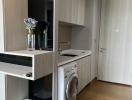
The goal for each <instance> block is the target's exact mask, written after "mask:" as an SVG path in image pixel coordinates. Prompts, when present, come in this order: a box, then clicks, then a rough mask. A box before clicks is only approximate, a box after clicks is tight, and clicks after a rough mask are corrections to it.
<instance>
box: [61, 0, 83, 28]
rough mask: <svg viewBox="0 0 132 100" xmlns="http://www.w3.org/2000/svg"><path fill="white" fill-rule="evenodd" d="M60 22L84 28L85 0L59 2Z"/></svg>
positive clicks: (62, 0)
mask: <svg viewBox="0 0 132 100" xmlns="http://www.w3.org/2000/svg"><path fill="white" fill-rule="evenodd" d="M59 11H60V16H59V20H60V21H61V22H66V23H70V24H75V25H81V26H84V19H85V0H59Z"/></svg>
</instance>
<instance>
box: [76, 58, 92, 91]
mask: <svg viewBox="0 0 132 100" xmlns="http://www.w3.org/2000/svg"><path fill="white" fill-rule="evenodd" d="M77 63H78V80H79V85H78V93H79V92H80V91H81V90H82V89H83V88H84V87H85V86H86V85H87V84H88V83H89V82H90V74H91V73H90V72H91V71H90V69H91V57H90V56H88V57H85V58H82V59H80V60H78V62H77Z"/></svg>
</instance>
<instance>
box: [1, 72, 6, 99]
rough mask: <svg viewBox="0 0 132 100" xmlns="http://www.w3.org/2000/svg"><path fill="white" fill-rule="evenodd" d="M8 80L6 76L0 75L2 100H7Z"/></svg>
mask: <svg viewBox="0 0 132 100" xmlns="http://www.w3.org/2000/svg"><path fill="white" fill-rule="evenodd" d="M5 90H6V80H5V75H4V74H0V100H6V94H5V93H6V91H5Z"/></svg>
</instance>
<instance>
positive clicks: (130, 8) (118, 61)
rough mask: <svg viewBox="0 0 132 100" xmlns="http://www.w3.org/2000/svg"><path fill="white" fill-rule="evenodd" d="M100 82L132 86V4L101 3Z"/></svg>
mask: <svg viewBox="0 0 132 100" xmlns="http://www.w3.org/2000/svg"><path fill="white" fill-rule="evenodd" d="M101 11H102V13H101V31H100V48H99V67H98V79H99V80H103V81H108V82H115V83H122V84H128V85H131V84H132V0H102V10H101Z"/></svg>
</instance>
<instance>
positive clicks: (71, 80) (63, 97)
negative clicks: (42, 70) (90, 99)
mask: <svg viewBox="0 0 132 100" xmlns="http://www.w3.org/2000/svg"><path fill="white" fill-rule="evenodd" d="M77 87H78V75H77V63H75V62H73V63H70V64H66V65H64V66H60V67H59V68H58V100H76V96H77Z"/></svg>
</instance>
